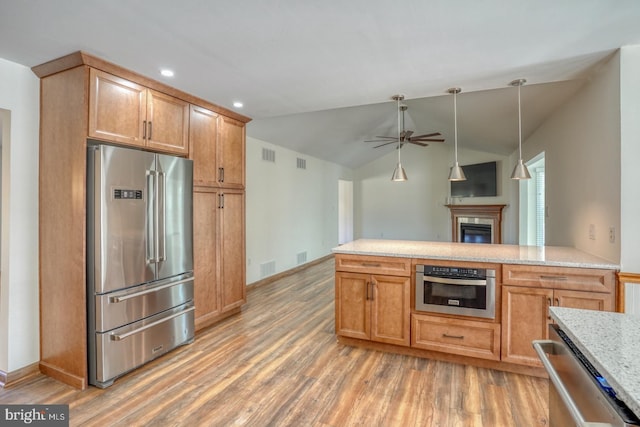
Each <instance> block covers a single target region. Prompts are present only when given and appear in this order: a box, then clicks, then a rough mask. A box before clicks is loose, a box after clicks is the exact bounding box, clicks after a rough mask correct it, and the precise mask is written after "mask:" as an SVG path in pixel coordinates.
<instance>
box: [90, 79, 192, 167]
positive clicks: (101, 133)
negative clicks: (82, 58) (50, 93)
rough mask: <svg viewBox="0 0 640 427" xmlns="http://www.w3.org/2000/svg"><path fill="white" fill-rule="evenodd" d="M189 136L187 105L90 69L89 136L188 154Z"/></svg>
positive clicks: (176, 99) (181, 101) (162, 94)
mask: <svg viewBox="0 0 640 427" xmlns="http://www.w3.org/2000/svg"><path fill="white" fill-rule="evenodd" d="M188 133H189V103H188V102H185V101H183V100H181V99H178V98H175V97H173V96H169V95H166V94H164V93H162V92H158V91H154V90H152V89H148V88H146V87H144V86H141V85H139V84H136V83H134V82H131V81H129V80H126V79H123V78H120V77H116V76H114V75H112V74H109V73H105V72H103V71H100V70H96V69H93V68H92V69H91V70H90V84H89V131H88V134H89V137H93V138H98V139H104V140H108V141H113V142H117V143H121V144H127V145H134V146H138V147H148V148H151V149H153V150H156V151H162V152H167V153H174V154H180V155H186V154H188V151H189V146H188Z"/></svg>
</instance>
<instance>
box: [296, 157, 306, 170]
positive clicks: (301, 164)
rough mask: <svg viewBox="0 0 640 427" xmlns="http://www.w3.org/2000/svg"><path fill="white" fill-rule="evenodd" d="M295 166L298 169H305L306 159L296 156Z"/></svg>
mask: <svg viewBox="0 0 640 427" xmlns="http://www.w3.org/2000/svg"><path fill="white" fill-rule="evenodd" d="M296 166H297V167H298V169H306V168H307V161H306V159H301V158H300V157H298V158H296Z"/></svg>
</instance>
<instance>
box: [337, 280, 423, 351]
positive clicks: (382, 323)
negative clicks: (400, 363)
mask: <svg viewBox="0 0 640 427" xmlns="http://www.w3.org/2000/svg"><path fill="white" fill-rule="evenodd" d="M410 298H411V280H410V278H409V277H399V276H383V275H370V274H364V273H348V272H337V273H336V299H335V300H336V334H338V335H342V336H345V337H351V338H358V339H363V340H371V341H377V342H382V343H387V344H395V345H401V346H409V344H410V324H409V319H410V317H409V313H410V307H409V305H410Z"/></svg>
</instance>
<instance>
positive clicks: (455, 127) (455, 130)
mask: <svg viewBox="0 0 640 427" xmlns="http://www.w3.org/2000/svg"><path fill="white" fill-rule="evenodd" d="M457 96H458V92H457V91H455V90H454V91H453V142H454V153H455V161H456V163H455V164H456V165H457V164H458V103H457V101H456V97H457Z"/></svg>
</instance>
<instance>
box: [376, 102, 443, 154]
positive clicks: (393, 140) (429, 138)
mask: <svg viewBox="0 0 640 427" xmlns="http://www.w3.org/2000/svg"><path fill="white" fill-rule="evenodd" d="M391 99H393V100H394V101H397V102H398V108H399V109H400V111H402V130H401V131H400V134H399V136H400V144H399V148H402V146H403V145H404V144H405V143H410V144H416V145H420V146H422V147H426V146H428V145H429V144H427V142H444V139H443V138H435V137H438V136H441V133H440V132H433V133H428V134H424V135H416V136H413V131H412V130H405V128H404V112H405V111H407V109H408V108H409V107H408V106H407V105H405V104H400V103H399V102H400V101H402V100H403V99H404V95H394V96H392V97H391ZM376 138H378V139H371V140H368V141H365V142H382V144H380V145H376V146H375V147H373V148H379V147H384V146H385V145H389V144H397V143H398V137H397V136H376Z"/></svg>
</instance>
